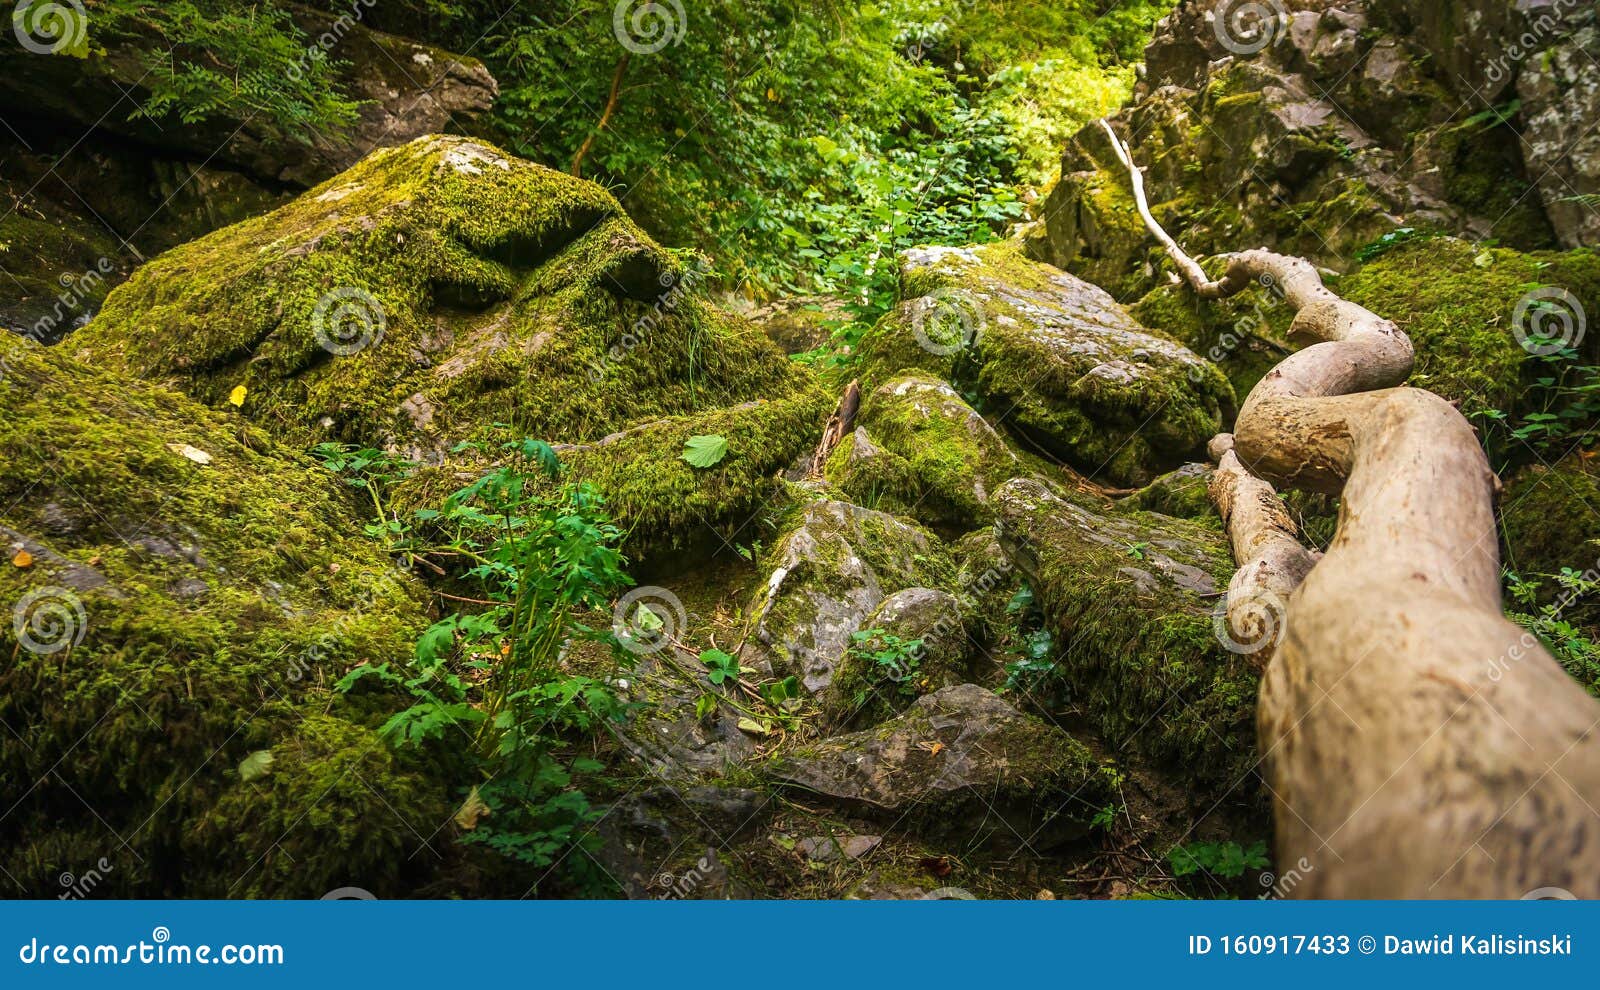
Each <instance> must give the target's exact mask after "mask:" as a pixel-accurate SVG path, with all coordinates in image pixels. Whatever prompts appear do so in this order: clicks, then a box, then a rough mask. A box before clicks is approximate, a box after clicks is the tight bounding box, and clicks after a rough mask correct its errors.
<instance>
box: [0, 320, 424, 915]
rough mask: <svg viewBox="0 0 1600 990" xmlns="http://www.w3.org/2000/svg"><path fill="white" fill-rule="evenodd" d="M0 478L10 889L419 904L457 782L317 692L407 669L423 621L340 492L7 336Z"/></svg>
mask: <svg viewBox="0 0 1600 990" xmlns="http://www.w3.org/2000/svg"><path fill="white" fill-rule="evenodd" d="M0 458H3V460H4V462H5V465H6V470H5V472H4V474H3V476H0V544H3V545H4V547H3V548H4V554H3V556H4V559H3V560H0V603H3V604H4V607H5V609H6V612H5V618H6V621H5V622H4V623H0V655H3V656H5V657H6V658H7V660H6V664H5V667H4V669H3V670H0V723H3V724H5V725H7V726H10V727H11V728H12V731H9V732H6V733H4V734H3V735H0V778H4V779H5V780H7V781H9V782H11V783H12V784H13V785H14V786H13V788H12V790H11V794H10V798H9V799H8V803H13V802H14V804H12V807H11V809H10V811H9V813H8V814H7V815H6V816H5V818H4V820H3V821H0V850H3V852H0V867H3V870H0V876H4V877H9V878H13V879H15V880H16V881H17V882H18V883H22V884H24V885H25V891H16V890H11V891H9V893H11V894H12V895H14V896H15V895H18V894H23V893H26V895H28V896H37V895H38V893H39V892H41V891H46V890H56V889H58V886H57V884H56V882H55V876H56V875H57V873H59V872H60V871H61V870H63V869H74V868H82V867H83V866H84V865H85V864H92V863H97V862H100V861H101V857H103V856H109V857H110V858H111V859H112V861H113V862H114V870H112V871H111V872H109V873H108V874H107V875H106V877H105V882H106V886H105V887H104V889H103V890H102V891H100V892H101V893H108V892H109V893H116V894H118V895H120V896H144V897H217V898H222V897H238V896H279V897H286V896H287V897H311V898H315V897H320V896H321V895H322V894H324V893H326V892H327V891H329V890H331V889H334V888H336V887H341V886H345V885H347V884H349V883H350V882H351V880H352V878H359V882H360V883H361V884H362V885H363V886H364V887H366V888H367V889H369V890H371V891H373V892H374V893H379V894H382V895H384V896H390V895H398V894H404V893H406V892H409V891H412V890H415V889H416V887H417V885H418V884H419V883H420V882H422V881H423V880H425V879H426V878H427V872H426V871H427V870H428V869H429V864H431V863H437V862H438V860H437V857H436V856H435V854H434V853H433V852H428V851H425V850H422V849H421V847H422V846H423V845H425V842H424V840H422V839H420V838H419V836H426V835H429V834H430V833H432V832H433V830H434V829H436V828H437V827H438V826H439V824H440V823H441V822H443V821H445V820H446V819H447V818H448V816H449V814H450V810H451V807H452V790H451V788H450V786H449V785H448V784H447V783H446V781H447V780H448V779H449V776H448V774H447V773H446V772H444V771H442V770H440V769H438V768H436V767H435V768H433V769H431V770H430V769H429V767H430V766H431V761H430V760H425V759H421V758H419V757H417V756H414V755H402V754H398V753H396V752H395V751H394V750H393V749H392V748H391V747H390V746H389V745H388V744H387V743H386V742H384V741H383V740H382V739H380V738H379V735H378V732H377V728H378V726H380V725H381V724H382V722H383V720H384V718H386V717H387V713H388V712H389V711H392V699H391V698H387V697H384V698H376V699H375V698H373V697H372V696H368V697H367V698H366V699H365V700H362V699H361V698H357V697H345V696H342V695H336V694H334V693H332V692H331V691H330V685H331V684H332V682H333V681H335V680H337V679H338V678H339V677H341V676H342V675H343V674H344V673H345V672H346V671H348V670H349V669H350V668H352V667H354V666H356V665H358V664H361V663H366V662H371V663H385V662H388V661H390V660H398V659H402V658H406V657H409V656H411V655H412V653H413V647H414V644H415V641H416V637H417V635H418V634H419V632H420V631H421V630H422V629H423V628H425V627H426V626H427V625H428V623H429V621H430V619H429V609H428V607H427V604H426V601H425V598H424V595H423V593H422V590H421V588H420V587H419V585H418V583H417V582H416V581H415V580H414V579H413V577H412V576H411V575H410V573H409V572H406V571H403V570H400V569H398V568H397V567H396V566H395V565H394V564H393V563H391V562H390V561H389V559H388V558H387V557H386V556H385V555H384V553H383V552H382V550H381V548H380V547H379V546H378V545H377V544H375V543H373V542H371V541H369V540H367V539H365V538H363V537H362V536H361V535H360V533H359V528H358V527H353V526H351V524H350V522H349V520H350V519H351V518H353V517H352V516H351V515H350V513H351V512H352V506H351V505H350V504H349V503H348V501H347V498H348V494H347V492H345V491H342V490H341V487H340V486H339V484H338V483H337V481H335V480H334V479H332V478H330V477H329V476H328V475H327V474H326V473H325V472H323V471H322V470H320V469H319V468H317V467H315V466H313V465H312V464H310V463H309V462H308V461H306V460H305V459H304V458H302V457H300V456H298V455H295V454H293V453H290V452H288V451H285V450H284V449H282V448H280V447H278V446H276V445H275V444H273V443H272V442H271V441H270V440H269V439H268V438H267V437H266V436H264V435H263V434H262V433H261V432H260V431H258V430H255V429H252V428H250V427H248V426H247V425H245V424H242V423H240V422H239V421H238V420H237V418H225V417H223V416H220V415H217V414H213V413H211V412H209V411H208V410H206V409H204V408H202V407H201V406H199V405H197V404H195V403H194V402H192V401H190V400H188V399H186V398H184V397H182V396H180V395H177V394H174V393H173V392H170V391H168V390H166V389H163V388H160V387H157V386H151V385H146V384H141V383H130V382H128V381H127V380H125V379H124V378H122V377H120V376H117V375H114V374H110V373H107V372H105V371H104V370H100V369H94V368H91V367H89V366H86V365H83V364H80V363H77V362H75V361H73V360H72V359H71V358H70V357H69V356H68V355H67V354H65V353H64V352H63V351H62V350H61V349H60V348H52V349H45V348H41V347H38V346H36V345H33V344H29V343H26V342H24V341H21V340H19V339H17V338H11V337H6V336H0ZM19 733H20V734H19ZM246 760H250V761H251V763H250V769H249V770H248V771H246V770H245V769H244V768H243V764H244V763H245V761H246ZM85 806H87V809H89V810H86V807H85ZM312 808H314V809H315V813H314V814H308V813H307V811H308V809H312ZM113 835H115V836H117V837H120V838H121V840H122V842H121V843H120V844H119V843H118V842H116V841H113V840H112V836H113ZM419 851H420V854H419V855H413V854H417V853H419Z"/></svg>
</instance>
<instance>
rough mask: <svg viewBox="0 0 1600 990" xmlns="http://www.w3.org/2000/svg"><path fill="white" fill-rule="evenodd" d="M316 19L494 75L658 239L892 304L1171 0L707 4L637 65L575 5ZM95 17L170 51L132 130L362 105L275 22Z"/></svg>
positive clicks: (990, 227)
mask: <svg viewBox="0 0 1600 990" xmlns="http://www.w3.org/2000/svg"><path fill="white" fill-rule="evenodd" d="M311 6H316V7H320V8H322V9H324V10H326V11H327V12H328V13H330V14H332V15H342V14H352V13H353V14H354V16H356V17H358V18H359V19H361V20H362V21H363V22H364V23H367V24H369V25H370V26H375V27H378V28H381V29H386V30H407V31H412V32H417V33H419V34H421V35H422V36H425V37H428V38H429V39H430V40H433V41H435V42H436V43H438V44H441V45H444V46H445V47H447V48H453V49H454V50H455V51H459V52H462V53H465V54H470V55H472V56H474V57H476V58H481V59H483V60H484V62H485V63H486V64H487V65H488V66H489V68H490V69H491V70H492V71H493V72H494V73H495V75H496V77H497V78H498V79H499V81H500V86H501V95H500V98H499V100H498V101H497V103H496V105H495V107H494V109H493V110H492V112H491V114H490V115H489V117H488V118H487V120H486V121H483V122H481V123H480V125H479V126H480V127H481V128H482V129H484V130H487V131H488V132H489V133H488V134H487V135H485V136H488V137H491V138H493V139H494V140H495V141H496V142H497V143H500V144H502V145H503V146H504V147H506V148H507V150H510V151H513V152H515V153H517V154H519V155H521V156H523V157H526V158H529V159H532V160H534V161H538V162H541V163H544V164H547V165H551V166H553V167H557V168H561V169H564V170H572V171H575V172H579V173H581V174H583V175H585V176H587V177H589V178H593V179H597V180H600V181H602V182H604V183H606V184H608V185H610V186H611V187H612V188H613V189H614V191H616V192H617V193H618V196H619V198H620V199H621V200H622V203H623V205H624V207H625V208H627V209H628V210H629V212H630V213H632V214H633V215H634V216H635V217H636V218H638V219H639V220H640V221H641V222H642V223H643V224H644V226H645V227H646V228H647V229H650V230H651V231H652V232H653V233H655V234H657V235H658V236H660V237H661V238H662V239H663V240H665V241H667V242H668V243H671V244H675V245H684V246H690V245H692V246H695V247H698V248H700V249H702V250H705V251H707V253H709V254H711V255H712V256H713V257H715V258H716V259H717V260H718V263H719V267H720V268H721V269H722V270H724V271H726V272H727V273H728V274H729V275H730V277H731V278H732V279H733V280H734V281H746V280H747V281H748V284H749V288H750V291H752V292H755V293H757V294H766V293H769V292H772V291H775V290H810V289H827V290H834V291H841V290H842V291H850V292H852V293H854V294H855V295H856V297H857V298H859V299H863V300H864V301H866V302H867V303H869V304H870V303H871V302H873V301H877V302H879V303H880V304H881V302H882V300H883V299H884V298H885V294H884V292H883V290H884V289H885V288H886V287H887V285H888V284H889V281H890V279H891V276H892V272H891V271H889V269H890V268H891V267H892V266H891V263H890V262H891V259H892V257H893V253H894V252H895V251H896V250H898V249H900V248H903V247H905V246H908V245H911V244H917V243H952V244H955V243H968V242H972V241H982V240H987V239H990V238H991V237H993V236H994V235H995V234H997V233H999V232H1001V231H1002V230H1003V229H1004V227H1005V225H1006V224H1008V223H1010V222H1012V221H1015V220H1018V219H1020V218H1021V217H1022V215H1023V212H1024V205H1023V197H1024V196H1025V195H1027V190H1028V189H1030V188H1032V187H1037V186H1040V185H1043V184H1044V183H1046V182H1048V181H1050V180H1051V179H1052V178H1053V176H1054V171H1055V168H1056V159H1057V155H1058V154H1059V150H1060V146H1061V144H1062V142H1063V139H1064V138H1065V137H1066V136H1067V135H1068V134H1070V133H1071V131H1072V130H1074V129H1075V128H1076V127H1077V126H1079V125H1080V124H1082V123H1083V122H1084V121H1086V120H1088V119H1091V118H1092V117H1095V116H1098V115H1100V114H1102V113H1104V112H1106V111H1107V110H1109V109H1111V108H1113V107H1115V106H1116V105H1118V104H1119V103H1120V102H1121V101H1122V100H1123V99H1124V98H1126V96H1127V95H1128V93H1129V91H1130V89H1131V85H1132V80H1133V63H1134V62H1135V61H1137V60H1138V58H1139V55H1140V51H1141V49H1142V46H1143V44H1144V41H1145V39H1146V38H1148V35H1149V29H1150V25H1151V24H1153V23H1154V21H1155V20H1156V19H1157V18H1158V17H1160V16H1161V15H1162V14H1164V13H1165V12H1166V10H1167V9H1169V8H1170V7H1171V0H1137V2H1130V3H1110V2H1108V0H1071V2H1068V3H1064V4H1056V5H1032V4H1028V5H1019V4H1010V3H1005V2H1002V0H882V2H879V3H864V2H860V0H706V2H701V3H695V4H693V5H690V6H688V7H685V8H683V9H684V11H685V12H684V14H683V17H682V19H681V20H679V21H675V22H674V23H670V24H665V25H659V24H658V25H640V26H639V29H640V30H644V29H646V28H648V29H649V30H657V31H661V32H666V33H665V34H657V35H653V36H651V38H650V43H649V44H646V45H643V46H635V47H644V48H656V46H657V45H660V44H662V43H663V42H666V43H665V44H664V46H663V47H660V48H659V50H653V51H641V52H634V51H630V50H629V49H628V48H627V47H625V46H624V45H623V44H622V42H621V40H619V39H620V38H622V37H623V36H624V35H626V34H627V32H628V31H630V30H634V28H635V25H633V24H632V23H631V22H629V21H627V20H626V19H624V20H622V21H615V20H614V17H613V13H614V12H613V10H612V7H611V5H608V4H594V3H589V2H584V0H556V2H552V3H541V4H517V5H513V6H512V7H511V9H509V10H503V9H502V8H503V6H504V5H502V4H498V3H490V2H487V0H406V2H400V3H384V4H381V5H376V6H374V7H372V9H370V10H369V9H367V7H366V4H365V3H364V2H363V0H354V2H352V0H320V2H319V3H316V4H312V5H311ZM90 7H91V18H90V24H91V30H90V32H89V39H88V41H89V45H90V47H91V48H93V47H94V46H97V45H101V44H103V43H104V42H105V41H107V40H110V39H112V38H123V37H140V38H146V39H150V38H158V39H159V43H157V44H155V45H152V49H151V52H150V55H149V67H150V68H151V70H152V72H151V76H150V78H149V80H147V81H148V82H150V83H151V84H152V86H153V91H154V95H153V97H152V98H151V99H150V100H148V101H147V102H146V104H145V105H144V106H143V107H141V108H140V110H139V111H138V112H139V113H141V114H144V115H148V116H150V117H152V118H155V119H158V120H167V119H171V120H175V121H179V122H184V123H192V122H196V121H200V120H205V119H207V118H209V117H212V116H215V115H218V114H223V113H241V112H242V113H255V114H258V115H260V116H262V117H264V118H266V119H270V120H272V121H274V122H276V123H277V124H279V125H280V126H281V127H283V128H284V130H285V131H287V132H289V133H291V134H295V135H299V136H301V137H308V136H309V135H310V134H311V133H312V132H314V131H317V130H328V129H337V128H339V127H342V126H344V125H345V124H347V123H348V122H349V121H350V120H351V119H352V118H353V115H354V113H355V111H356V109H357V105H356V104H355V103H354V102H352V99H351V98H350V96H349V94H346V93H343V92H341V91H340V87H339V82H338V69H339V67H340V62H339V50H338V46H337V45H334V46H332V48H331V50H330V51H329V52H327V53H324V52H323V51H322V50H321V49H320V48H318V47H317V46H316V45H315V44H313V43H312V42H313V40H314V39H312V38H311V37H310V36H309V35H308V34H307V33H306V32H305V31H303V30H302V29H301V28H299V27H297V26H296V25H295V23H294V22H293V21H292V20H291V19H290V17H289V15H287V14H285V13H283V12H282V11H281V10H274V9H272V8H266V7H263V6H262V5H258V4H250V3H246V2H243V0H180V2H176V3H171V2H165V0H162V2H155V0H100V2H98V3H95V2H91V4H90ZM662 9H663V10H668V8H667V7H666V5H663V7H662ZM668 12H669V13H670V12H671V11H668ZM669 38H670V41H667V39H669ZM169 48H170V51H169V50H168V49H169ZM869 308H870V307H869Z"/></svg>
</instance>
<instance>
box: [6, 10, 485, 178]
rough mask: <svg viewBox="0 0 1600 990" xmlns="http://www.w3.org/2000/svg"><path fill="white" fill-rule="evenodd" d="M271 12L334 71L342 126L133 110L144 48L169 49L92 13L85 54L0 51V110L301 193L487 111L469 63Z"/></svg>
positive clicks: (335, 23)
mask: <svg viewBox="0 0 1600 990" xmlns="http://www.w3.org/2000/svg"><path fill="white" fill-rule="evenodd" d="M282 6H285V7H287V8H288V10H289V12H290V16H291V19H292V20H293V21H294V23H295V25H296V26H297V27H298V28H299V29H300V31H301V32H303V37H304V40H305V41H306V43H307V45H308V55H307V58H308V59H309V58H310V57H311V55H310V54H309V52H310V50H311V49H312V48H316V49H320V50H321V53H325V54H326V56H327V57H329V58H330V59H331V60H333V61H334V62H335V64H337V65H340V66H342V68H341V69H340V71H339V74H338V78H337V80H336V82H337V84H338V85H339V87H340V88H341V89H342V90H343V94H344V95H345V96H346V97H347V98H348V99H350V100H353V101H356V102H357V103H359V108H358V110H357V114H358V117H357V119H356V120H355V121H354V122H352V123H351V124H349V125H348V126H345V127H342V128H338V127H330V128H324V129H318V130H315V131H312V132H310V133H305V134H300V133H293V132H290V131H288V130H286V129H285V127H284V126H283V125H281V124H279V123H277V122H275V121H274V120H273V117H272V114H270V113H266V112H263V111H262V110H261V109H260V108H258V109H257V110H256V112H253V113H250V114H247V115H245V114H241V115H239V116H232V115H228V114H224V113H216V112H213V113H211V114H210V115H208V116H205V117H204V118H203V119H199V120H189V121H185V122H183V124H182V126H172V124H173V121H171V120H162V119H159V117H157V118H156V119H152V118H151V117H149V116H145V115H142V114H137V113H135V111H136V110H138V109H139V108H140V107H143V106H145V105H146V104H147V102H148V101H149V100H150V99H151V97H152V85H153V79H152V74H151V69H150V65H149V60H150V57H151V55H152V53H156V52H160V53H163V54H167V53H168V51H169V49H171V47H172V45H171V43H170V42H169V41H168V40H167V39H166V38H164V37H163V36H162V35H161V34H160V33H159V30H158V29H157V28H156V27H155V26H154V25H153V24H150V23H147V22H144V21H142V20H139V19H136V18H121V19H116V20H110V19H108V18H100V17H92V18H91V19H90V25H89V27H90V31H91V33H92V36H93V41H94V45H93V47H92V49H91V50H90V52H89V54H88V56H87V57H85V58H73V57H69V56H67V55H64V54H50V53H42V54H41V53H35V52H31V51H29V50H27V49H26V48H24V47H22V46H18V45H7V46H6V47H5V48H4V49H0V103H3V104H5V105H7V106H8V107H16V108H26V112H25V114H23V115H24V116H31V117H34V118H39V119H43V120H48V121H52V122H53V123H54V124H55V125H56V126H59V125H60V124H61V123H62V122H70V123H71V124H72V125H73V127H74V129H75V130H76V131H78V132H79V133H81V132H83V131H87V130H91V129H93V130H97V131H99V132H102V133H104V134H109V135H114V136H115V137H117V138H120V139H123V140H126V141H132V142H135V143H136V144H138V145H142V146H144V147H146V148H153V149H160V150H161V152H162V153H163V154H165V155H166V156H167V157H169V158H173V159H191V160H193V161H197V162H205V163H207V164H209V165H212V166H218V167H225V168H230V169H235V170H239V171H242V172H245V173H247V174H248V175H250V176H251V177H253V178H255V179H257V180H260V181H263V182H267V183H272V184H285V185H291V186H301V187H305V186H311V185H315V184H316V183H318V182H321V181H322V180H324V179H326V178H328V177H329V176H331V175H333V174H335V173H336V172H340V171H343V170H344V169H346V168H349V167H350V166H352V165H354V164H355V163H356V162H358V161H360V160H361V158H362V157H364V156H365V155H366V154H367V153H369V152H371V151H372V150H374V149H375V148H381V147H388V146H392V145H397V144H404V143H405V142H407V141H410V140H412V139H414V138H417V137H420V136H422V135H424V134H433V133H437V132H439V131H443V130H445V129H446V128H447V127H449V125H450V124H451V123H452V122H453V121H459V122H465V121H468V120H470V119H471V118H472V117H474V116H476V115H477V114H478V113H480V112H482V111H484V110H487V109H488V108H489V106H490V105H491V104H492V103H493V102H494V98H495V96H496V95H497V94H498V92H499V87H498V85H497V84H496V83H495V80H494V77H493V76H492V75H490V74H489V71H488V70H487V69H485V68H484V66H483V63H481V62H479V61H478V60H477V59H475V58H471V57H468V56H465V55H457V54H454V53H452V52H447V51H443V50H441V49H439V48H435V47H433V46H431V45H425V44H421V43H418V42H415V41H412V40H409V39H406V38H400V37H396V36H394V35H391V34H385V33H383V32H381V31H373V30H370V29H369V28H367V27H366V26H365V25H363V24H362V23H361V20H360V17H359V16H355V17H352V16H350V15H349V14H346V15H345V16H342V17H341V16H338V15H333V14H329V13H326V12H324V11H319V10H316V9H314V8H312V7H308V6H301V5H298V4H285V5H282ZM352 10H353V11H354V12H356V13H357V14H358V15H359V12H360V11H361V7H360V5H352ZM321 53H319V55H318V57H319V58H320V57H323V54H321Z"/></svg>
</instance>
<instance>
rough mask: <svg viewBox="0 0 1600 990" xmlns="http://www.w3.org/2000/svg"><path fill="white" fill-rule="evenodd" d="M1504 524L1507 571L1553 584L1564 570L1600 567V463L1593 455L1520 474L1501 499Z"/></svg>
mask: <svg viewBox="0 0 1600 990" xmlns="http://www.w3.org/2000/svg"><path fill="white" fill-rule="evenodd" d="M1500 523H1501V526H1502V527H1503V530H1504V533H1505V542H1506V567H1507V569H1509V570H1511V571H1513V572H1514V573H1516V574H1518V575H1520V576H1521V577H1523V578H1524V579H1527V580H1545V583H1546V585H1547V586H1548V585H1549V582H1548V580H1546V576H1548V575H1554V574H1559V573H1561V571H1562V569H1563V568H1571V569H1572V570H1574V571H1578V572H1580V573H1581V572H1584V571H1588V570H1591V569H1594V568H1597V567H1600V465H1596V464H1594V456H1593V454H1592V453H1591V452H1584V453H1582V454H1573V455H1571V456H1569V457H1565V458H1562V459H1561V460H1560V461H1557V462H1556V463H1555V464H1553V465H1545V464H1533V465H1529V466H1528V467H1526V468H1523V469H1522V470H1521V471H1518V472H1517V473H1516V474H1515V475H1514V476H1512V477H1511V478H1510V479H1509V480H1508V481H1507V482H1506V486H1505V491H1503V492H1502V493H1501V495H1500ZM1548 590H1554V589H1553V588H1549V589H1548ZM1585 604H1590V603H1585Z"/></svg>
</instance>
